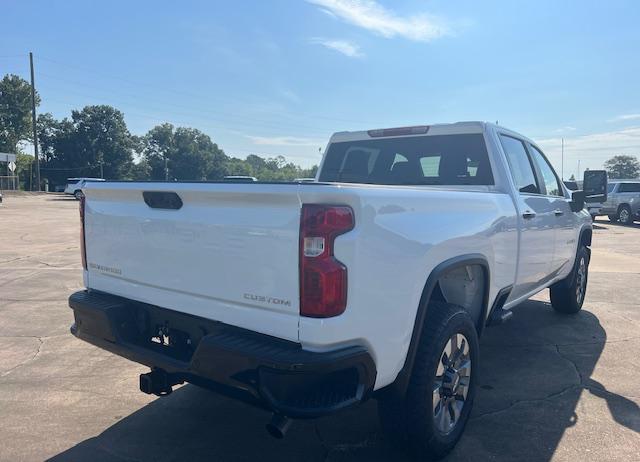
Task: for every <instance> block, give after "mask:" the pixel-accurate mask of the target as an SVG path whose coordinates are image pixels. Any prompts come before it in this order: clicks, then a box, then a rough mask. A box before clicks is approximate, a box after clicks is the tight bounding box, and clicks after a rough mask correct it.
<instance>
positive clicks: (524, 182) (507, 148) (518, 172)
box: [500, 135, 540, 194]
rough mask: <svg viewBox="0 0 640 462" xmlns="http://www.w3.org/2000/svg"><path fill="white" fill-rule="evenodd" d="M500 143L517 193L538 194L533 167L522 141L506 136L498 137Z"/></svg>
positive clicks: (538, 188) (538, 189)
mask: <svg viewBox="0 0 640 462" xmlns="http://www.w3.org/2000/svg"><path fill="white" fill-rule="evenodd" d="M500 142H501V143H502V148H503V149H504V152H505V154H506V155H507V161H508V162H509V167H510V168H511V176H512V177H513V181H514V183H515V184H516V188H518V191H520V192H521V193H526V194H540V187H539V185H538V181H537V180H536V176H535V174H534V173H533V166H532V165H531V161H530V160H529V156H528V155H527V150H526V149H525V148H524V144H523V143H522V141H520V140H519V139H516V138H513V137H511V136H508V135H500Z"/></svg>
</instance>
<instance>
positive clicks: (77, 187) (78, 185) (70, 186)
mask: <svg viewBox="0 0 640 462" xmlns="http://www.w3.org/2000/svg"><path fill="white" fill-rule="evenodd" d="M94 181H104V178H67V186H66V187H65V188H64V193H65V194H72V195H74V196H75V197H76V199H80V196H82V188H83V187H84V185H85V183H89V182H94Z"/></svg>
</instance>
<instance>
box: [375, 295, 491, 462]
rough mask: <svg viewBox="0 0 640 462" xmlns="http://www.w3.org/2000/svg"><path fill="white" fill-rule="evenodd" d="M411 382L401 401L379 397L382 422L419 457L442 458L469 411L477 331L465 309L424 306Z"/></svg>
mask: <svg viewBox="0 0 640 462" xmlns="http://www.w3.org/2000/svg"><path fill="white" fill-rule="evenodd" d="M428 310H429V314H428V315H427V324H426V325H425V328H424V330H423V332H422V336H421V339H420V345H419V346H418V352H417V354H416V359H415V363H414V366H413V371H412V374H411V380H410V383H409V387H408V389H407V393H406V395H405V396H404V397H403V398H401V399H397V398H396V399H390V398H387V399H382V400H381V401H379V406H378V409H379V413H380V417H381V420H382V426H383V428H384V429H385V430H386V431H387V433H388V434H389V435H390V436H391V438H392V440H393V441H394V442H395V443H401V444H402V443H405V442H406V443H409V447H410V448H411V449H412V451H413V452H414V453H415V454H416V455H417V456H419V457H421V458H423V457H427V458H436V459H438V458H441V457H443V456H444V455H446V454H447V453H448V452H449V451H451V449H453V447H454V446H455V444H456V443H457V441H458V439H459V438H460V436H461V435H462V432H463V430H464V427H465V425H466V423H467V420H468V418H469V414H470V413H471V408H472V406H473V398H474V396H475V388H476V376H477V373H478V348H479V347H478V334H477V332H476V328H475V325H474V323H473V320H472V319H471V316H469V313H467V312H466V311H465V310H464V309H463V308H462V307H459V306H456V305H451V304H448V303H444V302H432V303H430V304H429V308H428Z"/></svg>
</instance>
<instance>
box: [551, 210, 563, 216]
mask: <svg viewBox="0 0 640 462" xmlns="http://www.w3.org/2000/svg"><path fill="white" fill-rule="evenodd" d="M553 214H554V215H555V216H557V217H559V216H562V215H564V212H563V211H562V210H554V211H553Z"/></svg>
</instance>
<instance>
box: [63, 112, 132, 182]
mask: <svg viewBox="0 0 640 462" xmlns="http://www.w3.org/2000/svg"><path fill="white" fill-rule="evenodd" d="M71 119H72V124H73V132H72V137H71V144H72V146H73V150H72V151H68V152H66V153H65V155H66V156H67V157H69V160H70V161H71V163H72V164H74V166H77V167H89V168H91V169H92V170H93V171H94V172H95V175H96V176H97V175H99V174H101V173H102V175H103V176H104V178H114V179H118V178H122V177H123V176H125V174H126V173H127V172H128V171H129V169H130V168H131V165H132V162H133V139H132V137H131V133H129V129H127V124H126V123H125V121H124V114H122V112H120V111H118V110H117V109H115V108H113V107H111V106H106V105H100V106H86V107H85V108H84V109H82V110H81V111H72V112H71Z"/></svg>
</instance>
